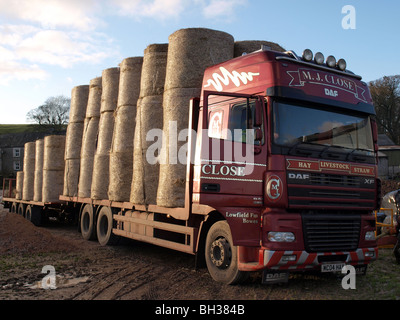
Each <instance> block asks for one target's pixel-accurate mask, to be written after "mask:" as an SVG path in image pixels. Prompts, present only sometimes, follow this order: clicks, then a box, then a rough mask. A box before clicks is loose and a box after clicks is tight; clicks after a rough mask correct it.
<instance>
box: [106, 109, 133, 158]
mask: <svg viewBox="0 0 400 320" xmlns="http://www.w3.org/2000/svg"><path fill="white" fill-rule="evenodd" d="M114 118H115V120H114V133H113V139H112V144H111V152H124V151H126V152H127V151H128V149H129V150H133V135H134V131H135V121H136V105H124V106H120V107H118V108H117V110H116V111H115V113H114Z"/></svg>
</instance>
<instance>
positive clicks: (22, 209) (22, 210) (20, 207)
mask: <svg viewBox="0 0 400 320" xmlns="http://www.w3.org/2000/svg"><path fill="white" fill-rule="evenodd" d="M17 213H18V214H19V215H21V216H23V217H25V205H24V204H23V203H20V204H19V205H18V211H17Z"/></svg>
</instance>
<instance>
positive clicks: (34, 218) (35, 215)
mask: <svg viewBox="0 0 400 320" xmlns="http://www.w3.org/2000/svg"><path fill="white" fill-rule="evenodd" d="M25 212H26V214H25V215H26V219H28V220H29V221H30V222H32V223H33V224H34V225H35V226H40V225H41V222H42V210H41V209H40V207H38V206H33V205H28V206H27V207H26V210H25Z"/></svg>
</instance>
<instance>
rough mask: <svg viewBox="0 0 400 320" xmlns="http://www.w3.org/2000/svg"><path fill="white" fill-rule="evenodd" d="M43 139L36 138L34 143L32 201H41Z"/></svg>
mask: <svg viewBox="0 0 400 320" xmlns="http://www.w3.org/2000/svg"><path fill="white" fill-rule="evenodd" d="M43 148H44V140H43V139H39V140H36V143H35V149H36V151H35V182H34V183H35V184H34V190H33V201H42V187H43V152H44V149H43Z"/></svg>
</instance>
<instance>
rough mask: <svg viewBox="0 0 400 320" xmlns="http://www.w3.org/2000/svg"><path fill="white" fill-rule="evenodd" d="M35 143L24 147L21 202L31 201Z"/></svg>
mask: <svg viewBox="0 0 400 320" xmlns="http://www.w3.org/2000/svg"><path fill="white" fill-rule="evenodd" d="M35 151H36V144H35V142H27V143H25V145H24V182H23V185H22V200H26V201H30V200H33V193H34V180H35Z"/></svg>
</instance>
